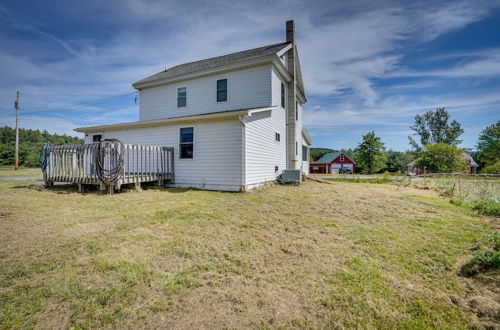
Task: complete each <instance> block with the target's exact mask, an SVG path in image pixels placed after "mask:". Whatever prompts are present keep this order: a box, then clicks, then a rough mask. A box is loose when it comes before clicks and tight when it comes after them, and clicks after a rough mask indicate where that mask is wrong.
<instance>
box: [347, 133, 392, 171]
mask: <svg viewBox="0 0 500 330" xmlns="http://www.w3.org/2000/svg"><path fill="white" fill-rule="evenodd" d="M384 149H385V146H384V143H383V142H382V141H381V140H380V137H378V136H376V135H375V132H374V131H371V132H369V133H367V134H365V135H363V141H362V142H361V143H360V144H359V145H358V147H357V148H356V149H355V153H356V158H355V159H356V166H357V168H358V169H359V170H360V171H361V172H364V173H369V174H372V173H375V172H378V171H380V170H382V169H384V168H385V165H386V163H387V156H386V154H385V153H384Z"/></svg>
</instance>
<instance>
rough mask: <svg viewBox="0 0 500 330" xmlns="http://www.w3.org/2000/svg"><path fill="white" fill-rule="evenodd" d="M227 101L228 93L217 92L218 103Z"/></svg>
mask: <svg viewBox="0 0 500 330" xmlns="http://www.w3.org/2000/svg"><path fill="white" fill-rule="evenodd" d="M223 101H227V91H217V102H223Z"/></svg>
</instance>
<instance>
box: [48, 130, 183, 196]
mask: <svg viewBox="0 0 500 330" xmlns="http://www.w3.org/2000/svg"><path fill="white" fill-rule="evenodd" d="M42 158H44V159H43V165H42V170H43V174H44V180H45V183H46V185H48V186H50V185H51V184H53V183H54V182H68V183H76V184H78V186H79V187H80V188H81V185H86V184H89V185H99V186H100V188H101V189H108V190H109V191H110V192H113V191H114V190H120V188H121V186H122V185H124V184H131V183H135V184H137V185H140V184H141V183H143V182H153V181H158V183H160V184H162V183H164V182H166V181H168V182H174V150H173V148H172V147H160V146H147V145H137V144H124V143H121V142H120V141H118V140H114V141H103V142H100V143H93V144H78V145H67V146H46V147H45V148H44V150H43V151H42Z"/></svg>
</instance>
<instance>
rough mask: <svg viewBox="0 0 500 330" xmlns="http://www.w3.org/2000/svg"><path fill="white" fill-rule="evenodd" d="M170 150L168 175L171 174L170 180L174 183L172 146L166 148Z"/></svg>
mask: <svg viewBox="0 0 500 330" xmlns="http://www.w3.org/2000/svg"><path fill="white" fill-rule="evenodd" d="M168 149H169V150H170V176H171V180H170V181H171V182H172V183H175V170H174V158H175V157H174V154H175V152H174V148H168Z"/></svg>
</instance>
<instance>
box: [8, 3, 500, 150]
mask: <svg viewBox="0 0 500 330" xmlns="http://www.w3.org/2000/svg"><path fill="white" fill-rule="evenodd" d="M288 19H294V20H295V24H296V29H297V39H298V40H297V43H298V47H299V52H300V59H301V66H302V71H303V76H304V81H305V89H306V93H307V97H308V103H307V104H306V105H305V107H304V121H305V126H306V128H307V129H308V130H309V132H310V134H311V136H312V139H313V145H314V146H317V147H329V148H336V149H340V148H349V147H355V146H356V145H357V144H358V143H359V141H360V139H361V135H362V134H364V133H366V132H367V131H369V130H375V132H376V133H377V134H378V135H380V136H381V137H382V139H383V141H384V142H385V144H386V146H387V147H389V148H392V149H395V150H406V149H409V145H408V139H407V136H408V135H409V134H411V131H410V130H409V126H410V125H411V124H412V123H413V118H414V117H415V115H416V114H417V113H423V112H425V111H427V110H431V109H435V108H437V107H446V109H447V110H448V111H449V112H450V113H451V115H452V117H453V118H454V119H457V120H458V121H459V122H460V123H461V124H462V125H463V127H464V129H465V133H464V135H463V136H462V139H463V140H464V142H463V143H462V146H463V147H468V148H473V147H474V145H475V143H476V140H477V137H478V135H479V133H480V131H481V130H482V129H483V128H484V127H486V126H488V125H491V124H492V123H494V122H496V121H497V120H499V119H500V33H499V32H498V31H500V1H481V0H475V1H408V2H405V1H371V0H370V1H365V0H352V1H294V0H291V1H281V2H280V1H273V2H272V3H271V4H270V3H269V1H252V2H250V1H237V0H233V1H204V2H201V1H191V0H186V1H183V2H178V1H175V2H174V1H171V2H169V1H152V0H119V1H118V0H116V1H114V0H112V1H92V0H89V1H84V2H76V1H75V2H72V1H60V0H53V1H43V2H42V1H23V0H18V1H3V2H0V44H1V45H2V46H1V47H0V63H1V68H2V69H1V74H0V125H2V126H3V125H9V126H13V124H14V110H13V105H12V104H13V100H14V97H15V92H16V90H20V91H21V95H22V96H21V107H22V110H21V113H22V117H21V126H22V127H26V128H36V129H47V130H48V131H49V132H57V133H68V134H72V135H75V133H74V132H73V131H72V130H73V128H75V127H80V126H88V125H99V124H110V123H117V122H126V121H134V120H138V110H139V109H138V106H137V105H136V102H135V95H128V96H123V95H126V94H130V93H133V92H134V90H133V88H132V86H131V83H133V82H135V81H137V80H139V79H142V78H144V77H146V76H148V75H151V74H153V73H156V72H158V71H161V70H163V69H164V68H165V66H167V67H169V66H173V65H176V64H180V63H184V62H188V61H194V60H198V59H203V58H208V57H212V56H217V55H223V54H226V53H230V52H234V51H239V50H244V49H248V48H253V47H259V46H263V45H267V44H272V43H277V42H281V41H283V39H284V31H283V30H284V23H285V21H286V20H288ZM120 95H121V97H115V96H120ZM103 99H106V100H105V101H106V102H100V100H103ZM80 104H86V105H83V106H81V105H80ZM75 105H79V106H75ZM72 106H74V107H72Z"/></svg>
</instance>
